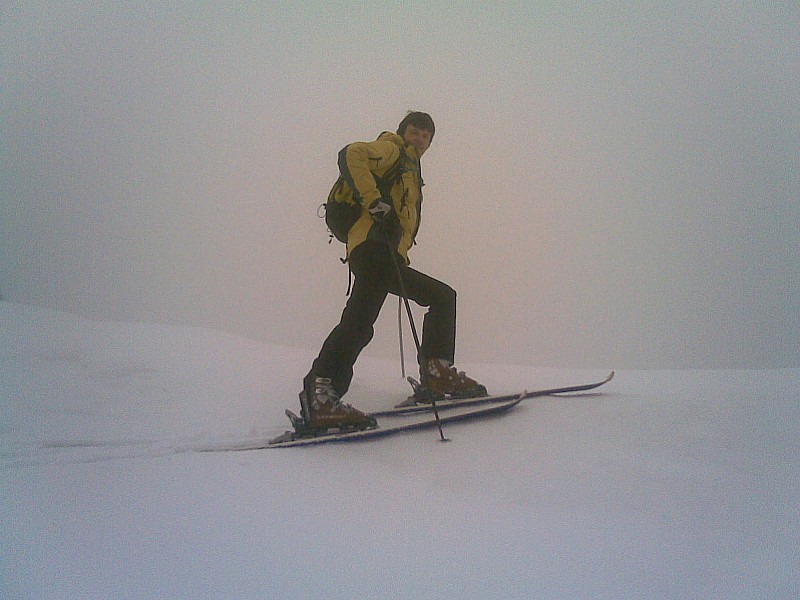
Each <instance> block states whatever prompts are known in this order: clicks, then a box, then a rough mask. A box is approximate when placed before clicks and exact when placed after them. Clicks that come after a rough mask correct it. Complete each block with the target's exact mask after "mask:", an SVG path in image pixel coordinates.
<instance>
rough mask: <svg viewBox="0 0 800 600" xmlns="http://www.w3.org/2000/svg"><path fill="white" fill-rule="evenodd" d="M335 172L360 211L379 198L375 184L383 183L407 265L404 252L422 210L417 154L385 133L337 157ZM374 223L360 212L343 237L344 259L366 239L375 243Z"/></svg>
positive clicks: (417, 224) (393, 136)
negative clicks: (397, 227)
mask: <svg viewBox="0 0 800 600" xmlns="http://www.w3.org/2000/svg"><path fill="white" fill-rule="evenodd" d="M339 171H340V172H341V174H342V176H343V178H344V180H345V182H346V184H348V186H349V187H350V188H351V189H352V191H353V193H354V196H355V200H356V201H358V202H359V203H360V204H361V205H362V206H363V207H364V208H368V207H369V205H370V204H372V202H374V201H375V200H377V199H378V198H381V196H382V195H383V194H382V193H381V190H380V189H379V185H378V181H376V177H377V178H378V179H379V180H383V181H386V183H387V185H386V187H389V186H391V187H390V189H389V192H388V193H389V197H390V198H391V200H392V204H393V205H394V210H395V212H396V213H397V216H398V217H399V219H400V226H401V228H402V232H403V233H402V237H401V239H400V243H399V244H398V246H397V252H398V254H400V256H402V257H403V260H405V261H406V264H408V263H409V259H408V250H409V249H410V248H411V246H412V245H413V244H414V238H415V237H416V235H417V231H418V230H419V224H420V215H421V209H422V186H423V182H422V174H421V172H420V162H419V154H418V152H417V149H416V148H414V146H412V145H406V144H405V142H404V141H403V138H402V137H401V136H399V135H398V134H396V133H392V132H389V131H385V132H384V133H382V134H381V135H380V136H378V139H377V140H375V141H374V142H355V143H353V144H350V145H348V146H346V147H345V148H343V149H342V151H341V152H340V153H339ZM373 225H374V221H373V220H372V217H371V216H370V215H369V213H368V212H367V211H366V210H364V211H363V212H362V213H361V216H360V217H359V219H358V220H357V221H356V223H355V224H354V225H353V226H352V227H351V228H350V231H349V233H348V236H347V255H348V256H350V253H351V252H352V251H353V249H354V248H356V247H357V246H359V245H360V244H362V243H364V242H365V241H366V240H367V239H379V240H380V238H378V237H377V236H378V231H377V228H374V227H373Z"/></svg>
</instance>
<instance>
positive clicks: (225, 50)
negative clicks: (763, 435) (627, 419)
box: [0, 2, 800, 368]
mask: <svg viewBox="0 0 800 600" xmlns="http://www.w3.org/2000/svg"><path fill="white" fill-rule="evenodd" d="M264 4H266V6H263V5H264ZM584 4H586V3H569V2H553V3H530V2H519V3H514V2H511V3H501V4H497V5H495V4H494V3H492V4H491V5H489V4H484V3H467V2H447V3H445V2H424V3H418V2H401V3H396V2H391V3H373V2H301V3H297V2H269V3H242V2H231V3H224V4H223V3H199V2H198V3H193V2H181V3H176V4H175V5H173V6H169V5H165V4H164V3H135V5H134V4H128V3H117V2H111V3H102V4H101V3H97V4H95V3H78V2H76V3H66V2H65V3H58V2H43V3H24V4H17V5H10V6H8V7H4V8H3V9H0V10H1V11H2V18H1V19H0V22H1V23H2V25H0V35H1V36H2V37H1V38H0V41H1V42H2V53H0V77H2V81H3V85H2V91H0V100H1V102H2V104H0V112H1V113H2V117H3V118H2V126H1V127H2V130H0V135H1V137H2V141H0V144H2V146H1V148H2V159H3V160H2V173H3V174H2V178H1V179H0V219H1V222H0V236H1V237H0V256H2V261H1V262H0V294H2V296H3V298H5V299H7V300H11V301H16V302H23V303H32V304H40V305H44V306H51V307H56V308H61V309H65V310H69V311H73V312H78V313H81V314H85V315H90V316H95V317H100V318H107V319H120V320H144V321H163V322H167V323H191V324H196V325H203V326H213V327H218V328H222V329H226V330H229V331H233V332H236V333H240V334H243V335H247V336H251V337H255V338H258V339H265V340H269V341H272V342H279V343H285V344H291V345H300V346H304V347H308V348H309V349H310V350H312V351H316V349H317V348H318V346H319V345H320V344H321V342H322V340H323V339H324V337H325V335H326V334H327V333H328V330H329V329H330V328H331V327H332V326H333V325H334V324H335V322H336V320H337V319H338V315H339V313H340V311H341V308H342V306H343V303H344V301H345V296H344V292H345V289H346V287H347V269H346V268H345V267H342V266H341V265H340V264H339V262H338V260H337V258H338V257H339V256H340V255H341V246H340V245H338V244H333V245H328V244H327V237H326V234H325V230H324V225H323V224H322V222H321V221H320V220H318V219H317V218H316V209H317V206H318V205H319V204H320V203H321V202H322V201H324V198H325V196H326V195H327V192H328V189H329V187H330V185H331V184H332V183H333V181H334V180H335V178H336V154H337V152H338V150H339V149H340V148H341V147H342V146H343V145H345V144H346V143H349V142H352V141H356V140H362V139H373V138H374V137H376V136H377V135H378V134H379V133H380V132H381V131H382V130H386V129H394V128H395V127H396V125H397V123H398V122H399V120H400V119H401V118H402V116H403V115H404V113H405V112H406V111H407V110H409V109H418V110H425V111H427V112H430V113H431V114H432V115H433V117H434V119H435V120H436V123H437V133H436V139H435V140H434V145H433V146H432V147H431V149H430V151H429V152H428V153H427V154H426V155H425V157H424V159H423V170H424V174H425V179H426V184H427V185H426V187H425V199H426V203H425V213H424V224H423V228H422V231H421V233H420V236H419V238H418V241H419V245H418V246H417V247H416V248H415V249H414V250H413V251H412V261H413V264H414V266H415V267H417V268H419V269H421V270H423V271H426V272H429V273H431V274H432V275H434V276H436V277H439V278H441V279H443V280H445V281H447V282H449V283H451V285H453V286H454V287H455V288H456V289H457V290H458V291H459V347H458V357H457V358H458V359H459V361H467V362H515V363H524V364H531V365H541V366H567V367H611V368H626V367H627V368H634V367H635V368H651V367H716V368H721V367H759V368H764V367H786V366H797V365H798V364H800V353H799V352H798V343H797V340H798V338H799V337H800V335H799V334H800V331H799V329H800V326H799V325H798V323H800V303H798V300H797V298H798V292H799V291H800V289H799V288H800V274H799V273H798V266H797V265H798V264H800V260H799V259H800V256H798V255H799V254H800V251H799V249H800V227H799V226H800V208H799V207H798V197H799V196H800V168H798V166H799V165H798V155H799V154H800V109H798V98H799V97H800V8H799V7H798V5H797V3H796V2H783V3H781V2H778V3H770V4H769V6H768V7H767V6H764V5H762V4H761V3H712V2H699V3H695V2H693V3H682V2H675V3H666V4H650V3H641V2H629V3H628V2H626V3H623V2H611V3H603V4H602V6H601V5H597V6H595V5H592V7H590V8H587V7H586V6H584ZM442 15H445V17H444V18H443V17H442ZM396 309H397V307H396V304H395V303H394V302H389V303H388V304H387V307H386V309H385V311H384V314H383V315H382V317H381V320H380V321H379V324H378V333H377V335H376V340H375V343H374V347H372V348H371V350H370V351H371V352H373V353H381V354H387V353H391V352H395V351H396V350H395V345H396V331H395V322H396V318H397V313H396ZM417 314H421V313H419V312H418V313H417Z"/></svg>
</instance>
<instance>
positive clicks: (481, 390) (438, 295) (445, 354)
mask: <svg viewBox="0 0 800 600" xmlns="http://www.w3.org/2000/svg"><path fill="white" fill-rule="evenodd" d="M435 131H436V129H435V126H434V123H433V119H432V118H431V117H430V115H428V114H427V113H423V112H409V113H408V114H407V115H406V116H405V118H403V120H402V121H401V122H400V125H399V126H398V128H397V133H392V132H388V131H387V132H384V133H382V134H381V135H380V136H379V137H378V139H377V140H375V141H373V142H356V143H353V144H350V145H348V146H346V147H345V148H343V149H342V151H341V152H340V153H339V170H340V172H341V175H342V178H341V179H340V181H342V180H343V182H344V183H343V184H341V185H342V187H343V186H349V190H347V191H351V193H352V196H353V198H354V199H355V201H357V202H358V204H359V205H360V208H357V209H356V211H357V213H356V218H357V220H356V221H355V223H354V224H353V225H352V226H351V227H349V230H347V234H346V235H347V261H348V262H349V264H350V270H351V272H352V273H353V275H354V276H355V280H354V281H353V286H352V291H351V293H350V297H349V299H348V301H347V304H346V306H345V308H344V311H343V312H342V317H341V321H340V322H339V324H338V325H337V326H336V327H335V328H334V329H333V330H332V331H331V332H330V334H329V335H328V337H327V339H326V340H325V342H324V344H323V345H322V349H321V350H320V353H319V356H318V357H317V358H316V360H314V362H313V365H312V367H311V370H310V371H309V373H308V375H306V377H305V378H304V380H303V391H302V392H300V406H301V410H302V416H303V419H304V421H305V426H306V427H308V428H309V429H319V430H324V429H327V428H337V429H340V430H346V429H363V428H368V427H374V426H375V425H376V422H375V419H373V418H372V417H370V416H368V415H366V414H365V413H363V412H362V411H360V410H357V409H355V408H353V407H352V406H350V405H349V404H345V403H343V402H342V401H341V397H342V396H344V395H345V393H347V390H348V388H349V387H350V382H351V380H352V378H353V365H354V364H355V362H356V359H357V358H358V355H359V353H360V352H361V351H362V350H363V349H364V347H365V346H366V345H367V344H368V343H369V342H370V340H371V339H372V336H373V334H374V329H373V326H374V324H375V321H376V319H377V318H378V314H379V312H380V310H381V307H382V306H383V303H384V301H385V300H386V296H387V295H388V294H394V295H400V293H401V288H400V286H399V285H398V281H397V268H398V266H399V269H400V272H401V276H402V280H403V284H404V288H405V292H406V294H407V295H408V298H409V300H413V301H414V302H416V303H417V304H419V305H420V306H424V307H428V311H427V313H426V314H425V318H424V321H423V328H422V341H421V348H420V349H421V352H420V354H421V356H419V357H418V361H419V363H420V381H421V383H422V385H423V386H425V387H427V388H428V389H430V390H431V391H432V392H433V393H434V394H437V395H440V394H449V395H451V396H453V397H457V398H468V397H473V396H483V395H486V388H485V387H484V386H483V385H481V384H479V383H478V382H476V381H475V380H473V379H470V378H469V377H467V376H466V375H465V374H464V373H463V372H459V371H457V370H456V369H455V368H454V367H453V360H454V355H455V336H456V292H455V290H453V289H452V288H451V287H450V286H448V285H447V284H445V283H442V282H441V281H437V280H436V279H434V278H432V277H429V276H428V275H425V274H423V273H420V272H419V271H416V270H414V269H412V268H410V267H409V266H408V265H409V259H408V250H409V248H410V247H411V246H412V244H414V238H415V237H416V234H417V230H418V229H419V224H420V211H421V208H422V185H423V182H422V176H421V172H420V158H421V157H422V155H423V154H424V153H425V151H426V150H427V149H428V147H429V146H430V144H431V142H432V140H433V136H434V133H435ZM337 184H338V182H337ZM335 190H336V187H335V188H334V191H335ZM332 193H333V192H332ZM394 261H397V263H396V264H395V262H394Z"/></svg>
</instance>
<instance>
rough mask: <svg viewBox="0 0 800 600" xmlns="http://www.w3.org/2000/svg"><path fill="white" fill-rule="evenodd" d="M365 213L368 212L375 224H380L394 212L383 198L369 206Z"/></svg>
mask: <svg viewBox="0 0 800 600" xmlns="http://www.w3.org/2000/svg"><path fill="white" fill-rule="evenodd" d="M367 211H368V212H369V214H370V216H371V217H372V220H373V221H375V222H376V223H381V222H383V221H385V220H386V218H387V217H388V216H389V215H390V214H392V213H393V212H394V208H392V205H391V204H389V203H388V202H386V201H385V200H384V199H383V198H378V199H377V200H375V201H374V202H373V203H372V204H370V205H369V208H368V209H367Z"/></svg>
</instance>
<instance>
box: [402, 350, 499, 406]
mask: <svg viewBox="0 0 800 600" xmlns="http://www.w3.org/2000/svg"><path fill="white" fill-rule="evenodd" d="M419 372H420V383H419V388H420V390H419V392H420V394H419V395H420V396H421V397H419V398H418V401H420V402H428V403H429V402H430V399H429V398H425V395H429V397H430V396H432V397H433V398H435V399H439V398H448V399H451V400H456V399H460V398H477V397H479V396H486V395H487V392H486V386H484V385H481V384H480V383H478V382H477V381H475V380H474V379H470V378H469V377H467V376H466V374H465V373H464V372H463V371H457V370H456V368H455V367H454V366H453V363H451V362H450V361H448V360H444V359H441V358H429V359H426V360H425V361H424V362H423V363H422V364H421V365H420V368H419ZM414 395H415V396H417V395H418V390H417V389H416V388H415V390H414Z"/></svg>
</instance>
